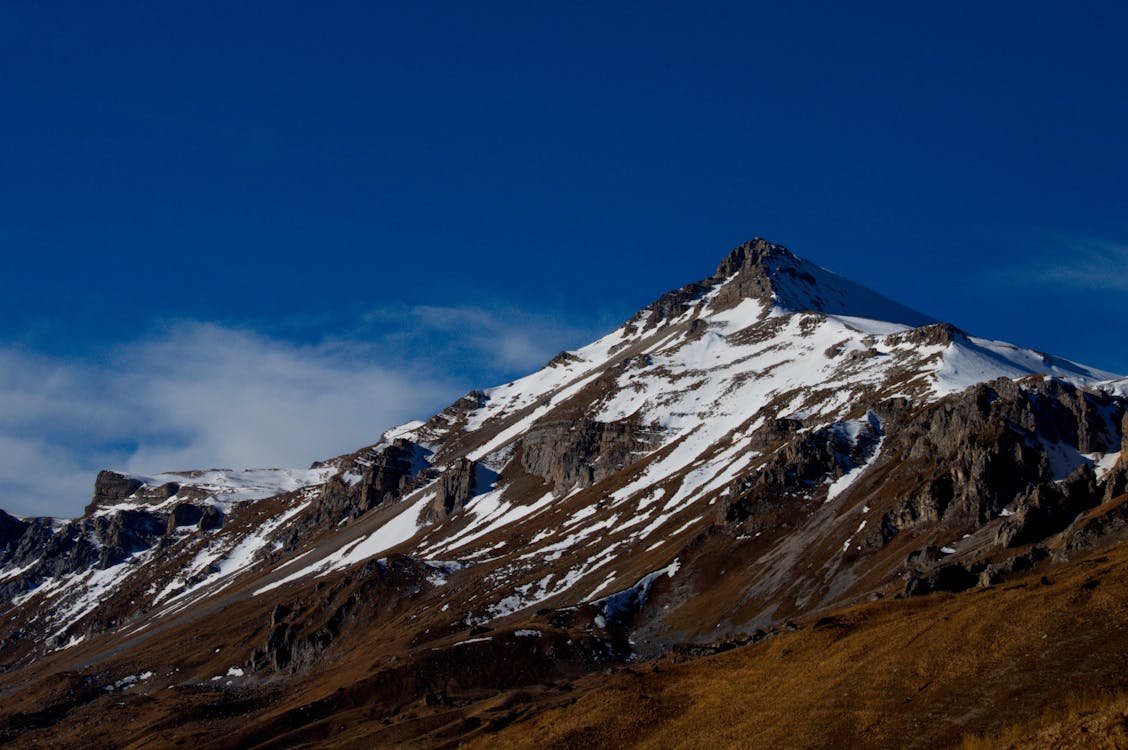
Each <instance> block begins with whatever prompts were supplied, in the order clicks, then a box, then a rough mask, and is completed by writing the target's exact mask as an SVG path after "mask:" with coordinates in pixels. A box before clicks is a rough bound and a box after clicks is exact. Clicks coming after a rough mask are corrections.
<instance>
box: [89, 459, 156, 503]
mask: <svg viewBox="0 0 1128 750" xmlns="http://www.w3.org/2000/svg"><path fill="white" fill-rule="evenodd" d="M144 484H145V483H144V482H142V481H141V480H140V479H137V478H136V477H127V476H125V475H124V474H118V473H117V472H116V471H109V470H104V471H100V472H98V477H97V478H96V479H95V480H94V498H93V499H92V500H91V501H90V505H88V506H86V512H87V513H90V512H92V511H94V510H95V509H97V508H99V507H102V506H105V505H113V504H114V503H118V502H121V501H122V500H124V499H126V498H127V497H129V496H130V495H132V494H133V493H134V492H136V491H137V490H139V489H141V487H142V486H143V485H144Z"/></svg>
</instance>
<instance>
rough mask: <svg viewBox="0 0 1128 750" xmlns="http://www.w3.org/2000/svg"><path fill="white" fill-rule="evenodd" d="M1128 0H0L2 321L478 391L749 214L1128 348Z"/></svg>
mask: <svg viewBox="0 0 1128 750" xmlns="http://www.w3.org/2000/svg"><path fill="white" fill-rule="evenodd" d="M403 6H407V7H403ZM1126 9H1128V6H1126V5H1125V4H1123V3H1118V2H1104V3H1084V2H1081V3H1068V4H1067V3H1038V2H1024V3H1002V2H1000V3H962V2H954V3H944V4H935V3H930V4H925V3H904V2H897V3H857V4H853V3H849V4H848V3H829V2H828V3H778V2H775V3H709V4H700V3H692V4H691V3H645V4H643V3H639V4H614V3H606V2H599V3H568V4H557V5H554V6H553V5H550V4H545V3H442V4H428V3H402V4H401V3H396V4H392V3H359V2H358V3H317V4H310V3H285V2H271V3H228V2H222V3H202V2H193V3H152V4H142V3H120V4H115V3H85V2H82V3H78V2H75V3H53V4H48V3H34V4H33V3H24V4H17V3H6V4H4V5H3V6H2V7H0V64H2V66H3V68H2V69H3V71H4V75H3V82H2V83H0V112H2V113H3V117H2V118H0V149H2V150H0V154H2V156H3V161H2V164H3V172H2V175H3V177H2V179H0V252H2V253H3V257H4V275H3V278H4V283H3V291H4V293H3V294H2V295H0V345H2V346H3V347H6V348H7V349H8V350H10V351H12V352H16V353H18V354H19V356H21V357H25V358H27V357H31V358H37V361H39V362H41V363H46V364H45V365H44V366H47V367H51V366H57V367H58V368H60V371H69V372H71V373H72V374H73V372H74V371H75V368H77V367H80V366H81V367H93V368H97V367H98V366H100V365H107V363H112V362H115V361H121V359H122V357H123V356H124V355H122V352H123V351H129V352H134V353H136V346H137V345H138V342H143V343H145V344H146V345H152V344H153V343H154V340H155V339H161V340H164V339H162V337H164V338H167V337H168V331H170V330H174V329H175V330H181V331H183V330H185V329H184V327H183V326H184V325H187V326H188V327H189V329H191V330H194V331H198V330H202V329H199V328H191V327H192V326H197V325H205V326H216V327H218V328H219V329H222V330H225V331H240V332H243V333H245V334H247V335H252V334H253V335H254V336H258V337H262V340H263V341H269V342H272V343H274V344H278V345H279V346H283V347H287V346H288V347H297V349H295V350H294V351H298V352H299V354H297V355H295V356H300V352H301V351H306V352H308V351H310V349H309V347H321V348H320V349H318V351H319V352H324V351H325V348H326V347H328V348H330V349H333V347H335V346H336V345H337V344H338V343H340V342H341V341H345V342H349V345H355V344H358V343H363V344H364V345H366V346H367V345H369V344H372V342H373V341H375V342H376V343H375V344H372V345H373V346H375V349H374V352H375V355H374V356H377V357H379V358H381V359H382V361H383V362H384V363H385V365H386V366H387V367H391V368H394V367H397V366H400V365H404V366H405V367H406V366H407V365H412V366H417V367H423V368H424V369H426V370H427V372H428V373H429V374H431V375H433V376H434V377H435V378H438V379H441V380H442V382H443V383H444V384H448V385H449V387H450V389H451V390H459V389H462V388H463V387H464V386H465V387H471V386H480V385H488V384H490V383H492V382H493V381H495V380H498V379H507V378H508V377H510V376H511V375H513V374H515V373H517V372H521V371H523V370H525V369H528V368H529V367H531V366H532V363H533V362H535V361H536V360H535V357H534V354H535V355H536V356H539V355H540V353H541V352H540V351H539V350H536V347H535V346H534V347H532V348H533V349H534V350H536V351H534V352H530V353H529V356H528V357H522V356H518V355H516V354H515V355H514V356H513V357H512V358H508V359H506V358H502V359H501V360H498V361H495V360H494V359H493V358H492V356H491V355H490V353H489V350H488V349H489V348H488V345H487V344H486V343H484V342H487V341H488V339H489V336H490V334H491V331H494V332H496V331H497V330H499V329H498V326H503V325H504V326H507V328H506V330H505V335H510V336H517V337H518V338H520V337H521V336H524V337H525V339H527V340H528V341H531V342H533V343H534V344H536V343H542V342H543V343H544V344H545V345H546V346H547V345H548V344H549V343H551V344H552V345H556V344H557V343H558V341H559V343H560V344H561V345H563V346H575V345H579V344H581V343H583V342H584V340H586V338H588V337H589V336H590V335H593V334H594V333H598V332H601V331H602V330H605V329H609V328H611V327H613V326H614V325H615V324H617V323H618V322H619V321H620V319H622V318H624V317H626V316H627V315H629V314H630V313H632V312H633V311H634V310H635V309H637V308H638V307H640V306H642V305H643V304H645V303H647V302H649V301H650V300H651V299H652V298H654V297H655V296H657V295H658V294H659V293H661V292H663V291H665V290H666V289H668V288H671V287H675V286H680V285H682V284H684V283H686V282H688V281H691V280H695V279H697V278H700V277H703V276H706V275H708V274H709V273H711V272H712V270H713V268H714V267H715V265H716V263H717V262H718V261H719V260H720V258H721V257H722V256H723V255H724V253H725V252H726V251H727V250H728V249H729V248H730V247H732V246H733V245H735V244H737V243H739V242H740V241H742V240H744V239H747V238H750V237H752V236H757V235H758V236H764V237H767V238H769V239H771V240H773V241H776V242H780V243H782V244H785V245H788V246H789V247H791V248H792V249H793V250H794V251H795V252H797V253H798V254H800V255H803V256H805V257H808V258H810V259H811V260H814V261H815V262H817V263H819V264H821V265H824V266H826V267H829V268H831V269H832V270H835V271H838V272H839V273H842V274H844V275H847V276H850V277H852V278H854V279H855V280H858V281H861V282H863V283H866V284H868V285H870V286H872V287H875V288H876V289H878V290H880V291H882V292H884V293H886V294H888V295H890V296H893V297H895V298H897V299H898V300H900V301H903V302H905V303H907V304H910V305H913V306H915V307H917V308H919V309H921V310H924V311H925V312H928V313H930V314H931V315H933V316H935V317H939V318H943V319H946V320H950V321H952V322H954V323H956V324H957V325H959V326H961V327H964V328H966V329H968V330H970V331H972V332H974V333H976V334H978V335H983V336H987V337H991V338H1001V339H1006V340H1010V341H1013V342H1015V343H1019V344H1022V345H1026V346H1032V347H1035V348H1040V349H1044V350H1047V351H1051V352H1054V353H1056V354H1060V355H1062V356H1066V357H1070V358H1073V359H1077V360H1080V361H1082V362H1085V363H1087V364H1091V365H1094V366H1098V367H1103V368H1105V369H1109V370H1114V371H1119V372H1128V349H1125V347H1124V346H1123V344H1122V336H1121V335H1120V333H1121V330H1122V327H1123V322H1124V313H1125V311H1126V310H1128V304H1126V303H1128V188H1126V186H1125V184H1126V181H1125V175H1126V174H1128V138H1126V137H1125V133H1128V85H1126V84H1128V70H1126V68H1128V58H1126V57H1125V43H1124V33H1125V29H1126V28H1128V10H1126ZM443 310H456V311H458V312H457V314H455V315H453V316H445V317H444V315H443V314H442V311H443ZM460 315H462V316H470V317H469V318H465V319H464V318H460V317H459V316H460ZM475 315H477V316H486V317H477V318H474V317H473V316H475ZM490 315H492V316H494V317H493V319H489V316H490ZM471 319H472V320H474V321H476V322H474V323H472V324H470V323H466V325H470V326H471V328H470V329H467V328H464V327H463V324H464V323H465V321H466V320H471ZM460 321H461V322H460ZM177 326H181V327H180V328H177ZM474 326H476V327H474ZM491 326H492V327H491ZM209 330H210V329H209ZM467 330H471V331H472V332H473V333H474V335H477V336H479V338H478V339H476V342H477V343H475V344H468V343H467V342H466V341H464V340H461V338H460V335H461V334H462V333H463V332H465V331H467ZM546 331H555V332H556V333H555V334H548V333H545V332H546ZM499 335H500V334H499ZM395 344H399V345H400V346H398V347H397V346H395ZM131 347H133V348H132V349H131ZM302 347H306V349H302ZM334 351H336V350H335V349H334ZM515 351H516V350H515ZM440 355H441V356H440ZM103 374H104V373H103ZM483 381H485V382H483ZM440 390H441V389H440ZM442 392H443V394H445V393H446V391H442ZM99 393H100V392H99ZM90 398H93V399H95V400H97V399H108V398H111V397H110V396H107V395H105V394H101V395H99V394H94V395H92V396H90ZM420 408H422V407H420ZM2 426H3V425H0V427H2ZM127 442H128V441H127ZM129 447H130V446H129V445H125V446H124V447H119V450H121V451H128V449H129ZM122 455H124V454H122ZM154 468H169V467H154ZM2 502H3V498H0V504H2Z"/></svg>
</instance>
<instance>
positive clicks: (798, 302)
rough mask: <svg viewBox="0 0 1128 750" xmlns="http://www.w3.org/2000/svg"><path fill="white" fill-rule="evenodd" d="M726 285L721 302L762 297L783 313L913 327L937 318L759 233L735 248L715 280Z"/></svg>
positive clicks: (728, 303)
mask: <svg viewBox="0 0 1128 750" xmlns="http://www.w3.org/2000/svg"><path fill="white" fill-rule="evenodd" d="M711 281H712V282H713V283H719V284H721V285H722V289H721V290H720V292H719V293H718V295H717V300H716V305H717V306H718V307H720V308H722V309H723V308H727V307H732V306H735V305H736V304H739V303H740V301H741V300H743V299H749V298H751V299H757V300H760V301H761V302H763V303H764V304H765V305H770V306H771V307H772V308H773V309H775V310H777V311H780V312H804V311H814V312H821V313H825V314H827V315H841V316H847V317H856V318H870V319H874V320H881V321H885V322H888V323H900V324H903V325H908V326H912V327H914V328H915V327H919V326H925V325H931V324H934V323H936V322H937V321H936V320H935V319H934V318H931V317H929V316H927V315H925V314H923V313H920V312H918V311H916V310H913V309H911V308H909V307H905V306H904V305H901V304H900V303H897V302H894V301H893V300H891V299H889V298H887V297H885V296H883V295H881V294H879V293H877V292H875V291H873V290H872V289H869V288H867V287H864V286H862V285H861V284H858V283H856V282H853V281H851V280H849V279H847V278H844V277H842V276H839V275H838V274H836V273H833V272H832V271H828V270H827V269H825V268H822V267H821V266H817V265H815V264H814V263H811V262H810V261H808V260H805V259H803V258H800V257H799V256H797V255H795V254H794V253H792V252H791V251H790V250H788V249H787V248H786V247H784V246H783V245H777V244H775V243H772V242H768V241H767V240H765V239H763V238H760V237H756V238H753V239H751V240H748V241H747V242H744V243H742V244H741V245H738V246H737V247H735V248H733V249H732V250H731V251H730V252H729V254H728V255H727V256H726V257H725V259H724V260H722V261H721V264H720V265H719V266H718V267H717V272H716V273H715V274H714V275H713V278H712V279H711Z"/></svg>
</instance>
